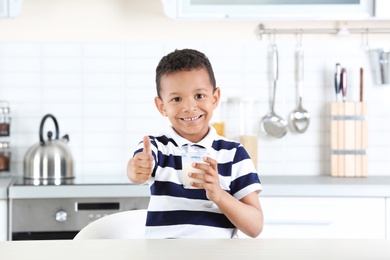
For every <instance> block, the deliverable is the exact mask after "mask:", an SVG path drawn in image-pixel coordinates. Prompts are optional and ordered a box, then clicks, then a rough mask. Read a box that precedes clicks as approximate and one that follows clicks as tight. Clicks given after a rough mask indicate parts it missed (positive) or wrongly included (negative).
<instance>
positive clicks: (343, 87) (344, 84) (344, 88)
mask: <svg viewBox="0 0 390 260" xmlns="http://www.w3.org/2000/svg"><path fill="white" fill-rule="evenodd" d="M340 83H341V84H340V85H341V94H342V96H343V102H345V101H346V100H347V70H346V69H345V68H342V69H341V80H340Z"/></svg>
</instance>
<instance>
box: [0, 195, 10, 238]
mask: <svg viewBox="0 0 390 260" xmlns="http://www.w3.org/2000/svg"><path fill="white" fill-rule="evenodd" d="M7 217H8V216H7V200H0V241H6V240H7Z"/></svg>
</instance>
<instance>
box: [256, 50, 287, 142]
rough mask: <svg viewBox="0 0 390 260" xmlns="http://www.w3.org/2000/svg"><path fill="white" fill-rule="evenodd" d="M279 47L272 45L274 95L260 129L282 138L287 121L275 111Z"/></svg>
mask: <svg viewBox="0 0 390 260" xmlns="http://www.w3.org/2000/svg"><path fill="white" fill-rule="evenodd" d="M278 69H279V65H278V49H277V46H276V44H273V46H272V76H273V95H272V98H271V102H270V111H269V112H268V113H267V114H266V115H265V116H264V117H263V118H262V119H261V122H260V129H262V131H263V132H265V133H266V134H269V135H270V136H273V137H276V138H281V137H283V136H284V135H285V134H286V133H287V122H286V120H284V119H283V118H282V117H280V116H278V115H277V114H276V113H275V111H274V107H275V95H276V84H277V81H278Z"/></svg>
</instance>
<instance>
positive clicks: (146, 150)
mask: <svg viewBox="0 0 390 260" xmlns="http://www.w3.org/2000/svg"><path fill="white" fill-rule="evenodd" d="M143 142H144V150H143V152H144V153H147V154H152V149H151V148H150V145H151V144H150V138H149V136H144V138H143Z"/></svg>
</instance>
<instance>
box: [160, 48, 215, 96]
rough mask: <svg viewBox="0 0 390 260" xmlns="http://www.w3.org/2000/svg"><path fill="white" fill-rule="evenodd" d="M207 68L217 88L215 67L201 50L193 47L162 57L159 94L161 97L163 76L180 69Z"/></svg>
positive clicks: (211, 80) (212, 82) (213, 84)
mask: <svg viewBox="0 0 390 260" xmlns="http://www.w3.org/2000/svg"><path fill="white" fill-rule="evenodd" d="M196 69H206V71H207V73H208V74H209V78H210V83H211V85H212V86H213V89H214V90H215V89H216V81H215V76H214V72H213V68H212V66H211V63H210V61H209V59H208V58H207V57H206V55H205V54H203V53H202V52H200V51H197V50H192V49H183V50H175V51H173V52H171V53H169V54H168V55H166V56H164V57H162V59H161V60H160V62H159V63H158V65H157V68H156V90H157V96H158V97H160V98H161V96H160V91H161V77H162V76H163V75H168V74H171V73H175V72H178V71H190V70H196Z"/></svg>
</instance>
